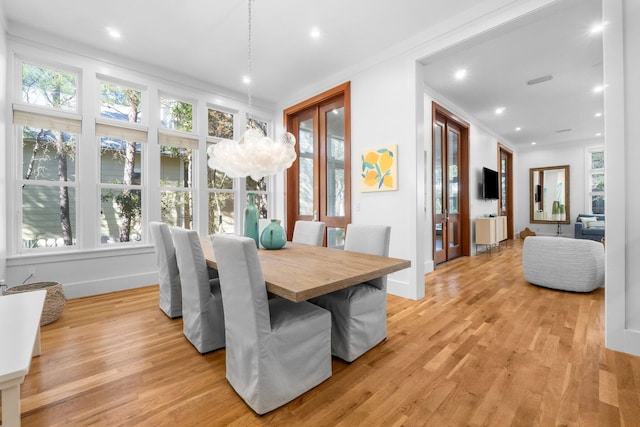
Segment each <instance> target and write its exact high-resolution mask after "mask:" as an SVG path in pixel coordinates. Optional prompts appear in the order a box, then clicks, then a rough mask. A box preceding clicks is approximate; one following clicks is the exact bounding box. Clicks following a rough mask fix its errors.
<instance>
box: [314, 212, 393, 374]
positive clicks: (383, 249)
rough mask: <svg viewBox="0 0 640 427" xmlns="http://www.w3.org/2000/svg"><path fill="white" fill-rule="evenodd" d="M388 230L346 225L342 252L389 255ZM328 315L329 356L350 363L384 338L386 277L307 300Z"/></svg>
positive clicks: (386, 227)
mask: <svg viewBox="0 0 640 427" xmlns="http://www.w3.org/2000/svg"><path fill="white" fill-rule="evenodd" d="M390 235H391V227H389V226H380V225H354V224H350V225H348V226H347V234H346V238H345V243H344V250H345V251H353V252H362V253H367V254H371V255H383V256H388V255H389V237H390ZM310 301H311V302H312V303H314V304H317V305H319V306H320V307H323V308H326V309H327V310H329V311H330V312H331V353H332V354H333V355H334V356H337V357H339V358H340V359H342V360H344V361H346V362H353V361H354V360H355V359H357V358H358V357H360V356H361V355H363V354H364V353H365V352H367V351H368V350H370V349H371V348H373V347H374V346H375V345H377V344H378V343H380V342H382V341H383V340H384V339H385V338H386V337H387V276H382V277H378V278H376V279H372V280H370V281H368V282H366V283H361V284H358V285H354V286H349V287H348V288H345V289H341V290H339V291H335V292H331V293H329V294H326V295H321V296H319V297H316V298H313V299H311V300H310Z"/></svg>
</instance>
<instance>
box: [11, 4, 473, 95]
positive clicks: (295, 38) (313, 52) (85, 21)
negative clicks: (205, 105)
mask: <svg viewBox="0 0 640 427" xmlns="http://www.w3.org/2000/svg"><path fill="white" fill-rule="evenodd" d="M0 1H3V2H4V5H5V13H6V18H7V21H8V23H9V32H13V31H20V33H21V34H24V37H34V36H36V35H37V36H39V37H40V38H42V37H43V33H44V34H51V35H53V36H55V37H61V38H63V39H67V40H69V41H72V42H77V43H80V44H82V45H87V46H90V47H91V48H92V49H98V50H99V51H103V52H106V53H112V54H118V55H121V56H124V57H126V58H129V59H132V60H135V61H140V62H143V63H146V64H151V65H155V66H158V67H160V68H161V69H163V70H169V71H172V72H177V73H181V74H185V75H187V77H189V78H192V79H196V80H198V81H201V82H205V83H210V84H213V85H216V86H219V87H223V88H226V89H230V90H232V91H235V92H236V93H239V94H242V95H243V97H245V96H246V93H247V88H246V86H245V85H244V84H243V82H242V77H243V75H244V74H246V72H247V62H248V61H247V56H248V53H247V51H248V1H247V0H154V1H139V0H138V1H136V0H110V1H109V2H106V3H105V2H95V1H87V0H65V1H64V7H61V4H60V2H56V1H51V0H0ZM477 3H478V0H448V1H446V2H445V1H437V0H403V3H402V7H399V6H398V3H397V1H396V0H376V1H375V2H371V0H348V1H344V0H322V1H300V0H254V1H253V3H252V39H253V42H252V71H253V72H252V80H253V85H252V95H253V96H254V97H255V98H256V99H257V100H261V99H262V100H265V101H268V102H270V103H276V102H277V100H278V99H279V97H282V96H283V94H290V93H293V92H295V91H296V90H299V89H301V88H303V87H305V86H308V85H309V84H310V83H315V82H318V81H321V80H322V79H325V78H327V77H329V76H331V75H333V74H335V73H338V72H340V71H342V70H345V69H347V68H350V67H353V66H354V64H358V63H361V62H363V61H365V60H368V59H370V58H372V57H374V56H376V55H378V54H380V53H381V52H383V51H385V50H388V49H391V47H392V46H394V45H395V44H397V43H398V42H400V41H403V40H406V39H409V38H411V37H413V36H415V35H417V34H419V33H421V32H423V31H425V29H428V28H430V27H433V26H435V25H437V24H438V23H440V22H441V21H443V19H442V17H443V16H445V17H446V16H454V15H456V14H457V13H459V12H460V11H464V10H468V9H470V8H472V7H474V6H475V5H476V4H477ZM107 27H113V28H116V29H118V30H119V31H120V32H121V33H122V37H121V38H120V39H119V40H113V39H111V38H110V37H109V36H108V34H107V31H106V28H107ZM313 27H317V28H318V29H319V31H320V34H321V36H320V38H319V39H312V38H311V37H310V35H309V33H310V31H311V29H312V28H313ZM25 28H26V30H25ZM44 38H45V40H46V35H45V36H44ZM245 99H246V98H245Z"/></svg>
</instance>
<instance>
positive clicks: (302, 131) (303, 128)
mask: <svg viewBox="0 0 640 427" xmlns="http://www.w3.org/2000/svg"><path fill="white" fill-rule="evenodd" d="M297 139H298V144H299V150H300V151H299V153H298V155H299V162H298V177H299V180H298V183H299V184H298V185H299V191H298V215H304V216H313V211H314V208H313V206H314V204H313V178H314V172H313V152H314V143H313V140H314V138H313V118H309V119H306V120H302V121H301V122H300V125H299V128H298V137H297Z"/></svg>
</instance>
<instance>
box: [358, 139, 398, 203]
mask: <svg viewBox="0 0 640 427" xmlns="http://www.w3.org/2000/svg"><path fill="white" fill-rule="evenodd" d="M360 161H361V163H362V167H361V171H360V191H361V192H363V193H365V192H370V191H391V190H397V189H398V145H397V144H394V145H387V146H385V147H380V148H375V149H372V150H365V151H362V152H361V153H360Z"/></svg>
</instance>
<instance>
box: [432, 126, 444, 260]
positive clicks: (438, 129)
mask: <svg viewBox="0 0 640 427" xmlns="http://www.w3.org/2000/svg"><path fill="white" fill-rule="evenodd" d="M443 130H444V124H443V123H438V122H436V123H435V124H434V127H433V212H434V215H433V239H434V258H435V261H436V264H437V263H440V262H443V261H446V259H447V255H446V248H445V247H444V243H443V241H444V240H443V236H446V223H445V215H444V206H446V205H445V203H444V201H445V199H444V197H445V191H444V186H443V183H444V171H443V168H442V165H443V160H442V151H443V150H442V148H443V146H442V144H443V141H442V135H443Z"/></svg>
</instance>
